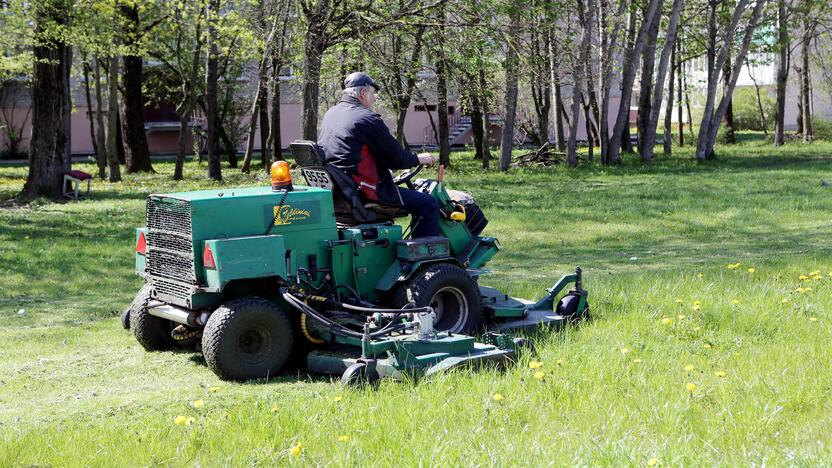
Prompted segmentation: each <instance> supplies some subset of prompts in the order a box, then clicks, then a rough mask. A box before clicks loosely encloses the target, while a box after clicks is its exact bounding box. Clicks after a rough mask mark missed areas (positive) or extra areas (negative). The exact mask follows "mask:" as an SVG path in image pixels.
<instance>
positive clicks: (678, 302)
mask: <svg viewBox="0 0 832 468" xmlns="http://www.w3.org/2000/svg"><path fill="white" fill-rule="evenodd" d="M683 302H685V301H683V300H681V299H676V303H677V304H681V303H683Z"/></svg>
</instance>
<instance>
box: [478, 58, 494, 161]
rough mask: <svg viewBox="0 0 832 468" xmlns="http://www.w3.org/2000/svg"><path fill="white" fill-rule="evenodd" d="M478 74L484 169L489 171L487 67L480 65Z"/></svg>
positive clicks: (489, 136) (489, 123) (489, 135)
mask: <svg viewBox="0 0 832 468" xmlns="http://www.w3.org/2000/svg"><path fill="white" fill-rule="evenodd" d="M477 72H478V73H479V81H480V85H479V88H478V89H477V91H478V92H479V93H481V94H480V105H481V106H482V168H483V169H488V167H489V166H490V164H491V114H490V113H489V110H490V109H491V106H490V104H489V102H488V82H487V80H486V79H485V67H483V66H482V64H481V63H480V64H479V66H478V70H477Z"/></svg>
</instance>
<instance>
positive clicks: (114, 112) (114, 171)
mask: <svg viewBox="0 0 832 468" xmlns="http://www.w3.org/2000/svg"><path fill="white" fill-rule="evenodd" d="M118 108H119V105H118V57H115V56H113V57H110V66H109V68H108V72H107V168H108V170H109V172H110V177H109V180H110V182H118V181H120V180H121V167H119V161H118V153H119V148H123V147H124V146H123V145H122V144H121V143H122V142H120V141H119V138H118V136H119V131H120V130H121V125H120V119H119V115H118Z"/></svg>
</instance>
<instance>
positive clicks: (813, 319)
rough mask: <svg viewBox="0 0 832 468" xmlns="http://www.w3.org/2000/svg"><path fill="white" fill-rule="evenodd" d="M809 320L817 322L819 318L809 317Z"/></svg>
mask: <svg viewBox="0 0 832 468" xmlns="http://www.w3.org/2000/svg"><path fill="white" fill-rule="evenodd" d="M809 321H810V322H817V321H818V318H817V317H809Z"/></svg>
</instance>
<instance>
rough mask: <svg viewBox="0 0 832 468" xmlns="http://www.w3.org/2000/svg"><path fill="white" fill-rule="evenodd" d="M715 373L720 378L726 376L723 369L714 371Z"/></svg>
mask: <svg viewBox="0 0 832 468" xmlns="http://www.w3.org/2000/svg"><path fill="white" fill-rule="evenodd" d="M714 375H715V376H717V377H719V378H722V377H725V372H723V371H721V370H718V371H716V372H714Z"/></svg>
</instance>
